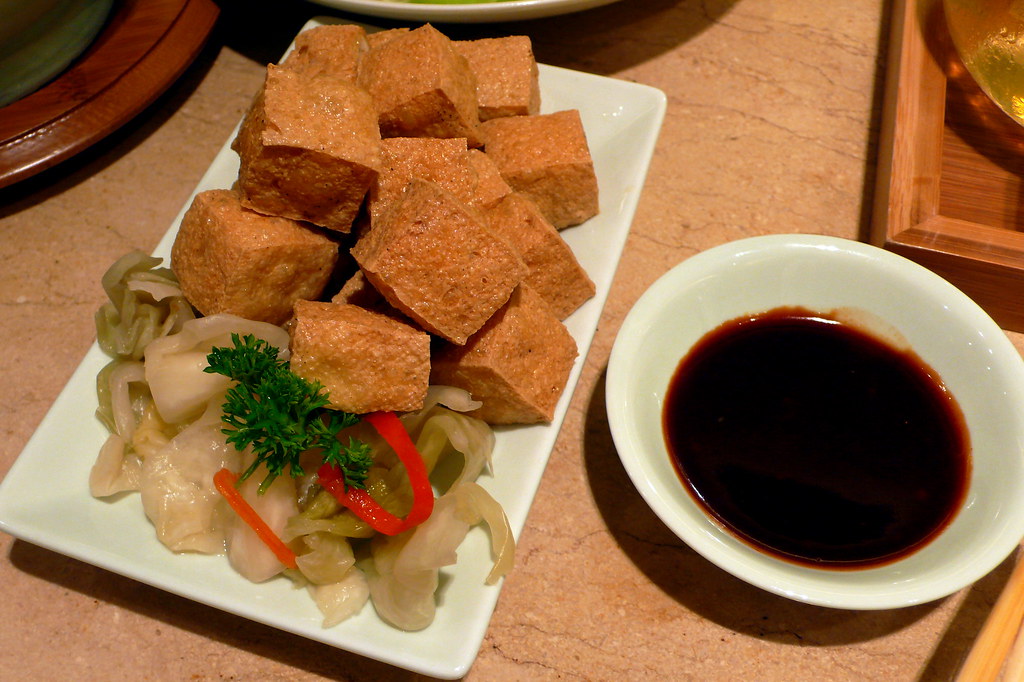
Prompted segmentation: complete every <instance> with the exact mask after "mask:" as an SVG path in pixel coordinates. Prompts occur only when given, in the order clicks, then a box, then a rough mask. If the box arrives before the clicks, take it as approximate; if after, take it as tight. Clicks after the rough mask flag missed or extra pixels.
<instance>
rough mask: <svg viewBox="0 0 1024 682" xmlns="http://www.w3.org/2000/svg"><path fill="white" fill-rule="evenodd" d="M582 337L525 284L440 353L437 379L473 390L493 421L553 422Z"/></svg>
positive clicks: (436, 356)
mask: <svg viewBox="0 0 1024 682" xmlns="http://www.w3.org/2000/svg"><path fill="white" fill-rule="evenodd" d="M577 352H578V351H577V348H576V342H575V341H574V340H573V338H572V336H571V335H570V334H569V332H568V331H567V330H566V328H565V325H563V324H562V323H561V321H559V320H558V318H556V317H555V316H554V314H552V312H551V311H550V310H549V309H548V307H547V305H546V304H545V303H544V301H543V299H541V297H540V296H539V295H538V294H537V293H536V292H533V291H532V290H530V289H529V288H528V287H525V286H520V287H518V288H517V289H516V291H515V293H513V294H512V297H511V298H510V299H509V301H508V303H507V304H506V305H505V306H504V307H503V308H502V309H501V310H500V311H498V312H497V313H496V314H495V315H494V317H492V318H491V319H490V320H488V322H487V324H485V325H484V327H483V329H481V330H480V331H479V332H477V333H476V334H474V335H473V337H472V338H471V339H470V340H469V341H468V342H467V343H466V344H465V345H464V346H454V345H447V346H445V347H444V348H442V349H441V350H439V351H436V352H435V353H434V357H433V364H432V367H431V382H432V383H434V384H444V385H448V386H457V387H459V388H463V389H465V390H467V391H469V392H470V393H471V394H472V396H473V398H474V399H476V400H480V401H482V402H483V406H482V407H481V408H480V409H478V410H475V411H473V412H469V413H468V414H470V415H472V416H475V417H479V418H480V419H483V420H484V421H486V422H488V423H490V424H533V423H537V422H550V421H551V420H552V419H553V418H554V414H555V406H556V404H557V403H558V399H559V397H560V396H561V395H562V391H564V390H565V385H566V382H567V381H568V380H569V373H570V372H571V371H572V366H573V363H574V362H575V360H576V355H577Z"/></svg>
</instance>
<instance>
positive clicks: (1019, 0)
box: [943, 0, 1024, 125]
mask: <svg viewBox="0 0 1024 682" xmlns="http://www.w3.org/2000/svg"><path fill="white" fill-rule="evenodd" d="M943 8H944V9H945V13H946V23H947V24H948V25H949V33H950V35H951V36H952V38H953V44H954V45H955V46H956V50H957V52H958V53H959V54H960V59H961V60H962V61H963V63H964V66H966V67H967V70H968V71H969V72H970V73H971V75H972V76H973V77H974V80H975V81H977V83H978V85H979V86H980V87H981V89H982V90H983V91H984V92H985V94H987V95H988V96H989V97H990V98H991V99H992V101H993V102H995V103H996V104H997V105H998V106H999V108H1000V109H1002V110H1003V111H1005V112H1006V113H1007V114H1009V116H1010V117H1011V118H1013V119H1014V120H1015V121H1016V122H1017V123H1020V124H1021V125H1024V0H943Z"/></svg>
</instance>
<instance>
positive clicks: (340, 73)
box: [281, 24, 370, 83]
mask: <svg viewBox="0 0 1024 682" xmlns="http://www.w3.org/2000/svg"><path fill="white" fill-rule="evenodd" d="M369 49H370V46H369V44H368V43H367V42H366V31H365V30H363V27H362V26H355V25H352V24H335V25H331V24H328V25H325V26H315V27H313V28H311V29H309V30H308V31H303V32H302V33H300V34H299V35H298V36H296V38H295V49H293V50H292V51H291V52H289V53H288V56H287V57H286V58H285V60H284V61H283V62H281V66H284V67H287V68H289V69H292V70H293V71H297V72H299V73H301V74H304V75H306V76H331V77H333V78H340V79H341V80H343V81H347V82H349V83H355V82H356V79H357V78H358V74H359V62H360V60H361V59H362V57H363V55H364V54H366V52H367V51H369Z"/></svg>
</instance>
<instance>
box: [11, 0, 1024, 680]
mask: <svg viewBox="0 0 1024 682" xmlns="http://www.w3.org/2000/svg"><path fill="white" fill-rule="evenodd" d="M219 4H220V5H221V8H222V14H221V21H220V24H219V27H218V29H217V30H216V31H215V33H214V35H213V36H212V38H211V40H210V42H209V44H208V45H207V47H206V49H205V50H204V51H203V52H202V54H201V55H200V56H199V58H198V59H197V60H196V61H195V63H194V64H193V65H192V66H191V67H190V68H189V69H188V70H187V71H186V73H185V74H184V75H183V76H182V77H181V79H180V80H179V81H177V82H176V83H175V84H174V85H173V86H172V87H171V89H170V90H169V91H168V92H167V93H166V94H165V95H163V96H162V97H161V98H160V99H159V100H158V101H157V102H156V103H155V104H154V105H153V106H151V107H149V108H148V109H146V110H145V111H144V112H142V113H141V114H140V115H139V116H138V117H136V118H135V119H134V120H132V121H131V122H130V123H129V124H128V125H126V126H124V127H123V128H122V129H121V130H119V131H118V132H116V133H115V134H113V135H112V136H110V137H109V138H107V139H105V140H104V141H102V142H101V143H99V144H97V145H95V146H94V147H92V148H90V149H89V150H88V151H87V152H85V153H82V154H81V155H79V156H77V157H75V158H73V159H72V160H70V161H67V162H65V163H63V164H61V165H59V166H57V167H55V168H53V169H51V170H50V171H47V172H44V173H43V174H41V175H38V176H36V177H33V178H30V179H28V180H25V181H23V182H21V183H18V184H16V185H13V186H11V187H8V188H6V189H3V190H0V263H3V265H2V267H0V310H2V311H3V315H2V316H0V348H2V351H0V376H2V377H3V381H4V383H5V384H6V385H7V386H8V388H9V389H10V390H9V391H8V394H7V395H8V399H6V400H4V401H2V402H0V476H3V475H4V474H5V473H6V472H7V470H8V469H9V468H10V466H11V464H12V463H13V462H14V460H15V459H16V458H17V456H18V454H19V453H20V451H21V449H22V448H23V446H24V445H25V443H26V441H27V440H28V438H29V437H30V436H31V434H32V432H33V431H34V430H35V428H36V426H37V425H38V423H39V421H40V420H41V419H42V417H43V416H44V414H45V413H46V411H47V409H48V408H49V406H50V404H51V402H52V401H53V400H54V398H55V397H56V395H57V394H58V392H59V391H60V389H61V387H62V386H63V385H64V383H65V382H66V381H67V379H68V377H69V376H70V374H71V372H72V371H73V370H74V368H75V367H76V366H77V365H78V363H79V361H80V360H81V358H82V356H83V354H84V353H85V351H86V349H87V348H88V347H89V345H90V344H91V343H92V341H93V339H94V328H93V322H92V316H93V312H94V310H95V309H96V308H97V306H99V305H100V303H101V302H102V301H103V298H104V296H103V291H102V289H101V288H100V286H99V278H100V275H101V274H102V272H103V271H104V270H105V269H106V267H107V266H108V265H109V264H110V263H111V262H112V261H113V260H114V259H116V258H117V257H118V256H119V255H121V254H122V253H124V252H126V251H129V250H131V249H143V250H150V249H152V248H153V247H154V246H155V245H156V243H157V241H158V240H159V238H160V237H161V236H162V235H163V233H164V232H165V231H166V230H167V228H168V226H169V225H170V224H171V221H172V220H173V219H174V217H175V215H176V214H177V213H178V211H179V210H180V208H181V207H182V204H183V203H184V202H185V200H186V199H187V197H188V196H189V194H190V193H191V192H192V190H193V188H194V187H195V185H196V183H197V182H198V180H199V178H200V177H201V175H202V173H203V171H204V170H205V169H206V167H207V166H208V165H209V163H210V161H211V159H212V158H213V157H214V156H215V155H216V153H217V152H218V150H219V149H220V147H221V145H222V144H223V143H224V142H225V140H226V139H227V138H228V137H229V135H230V134H231V131H232V129H233V127H234V126H235V124H236V123H237V122H238V120H239V119H240V117H241V116H242V114H243V113H244V111H245V109H246V107H247V106H248V104H249V102H250V99H251V97H252V96H253V94H254V93H255V92H256V90H257V88H258V87H259V85H260V83H261V79H262V76H263V71H264V66H265V64H266V63H268V62H271V61H275V60H276V59H277V58H278V57H279V56H280V54H281V53H282V51H283V50H284V48H285V47H286V46H287V45H288V43H289V42H290V41H291V39H292V37H293V36H294V35H295V33H296V32H297V31H298V29H299V27H301V26H302V24H303V23H305V21H306V20H307V19H308V18H310V17H312V16H316V15H323V14H332V13H335V14H340V13H338V12H335V11H334V10H331V9H329V8H325V7H322V6H319V5H314V4H307V3H303V2H294V1H293V2H271V1H269V0H250V1H249V2H241V1H231V0H225V1H223V2H221V3H219ZM342 16H346V15H342ZM348 18H356V17H353V16H352V15H348ZM375 23H378V24H382V25H386V26H391V25H400V24H398V23H392V22H388V21H385V20H378V21H376V22H375ZM889 26H890V18H889V3H884V2H877V1H876V0H850V1H849V2H844V3H821V2H818V1H817V0H643V1H642V2H641V1H636V0H632V1H630V0H627V1H624V2H618V3H613V4H610V5H607V6H604V7H601V8H597V9H593V10H588V11H585V12H582V13H579V14H575V15H566V16H560V17H551V18H546V19H537V20H531V21H525V22H519V23H509V24H495V25H486V24H480V25H471V24H466V25H451V26H443V27H441V28H442V30H444V31H445V32H446V33H448V34H449V35H451V36H452V37H459V38H476V37H486V36H495V35H503V34H510V33H523V34H526V35H529V36H530V37H531V38H532V40H533V45H534V50H535V52H536V55H537V58H538V60H539V61H541V62H543V63H547V64H553V65H557V66H562V67H567V68H571V69H578V70H582V71H587V72H591V73H596V74H600V75H604V76H609V77H613V78H620V79H625V80H629V81H635V82H638V83H644V84H648V85H651V86H654V87H657V88H660V89H661V90H663V91H664V92H665V93H666V95H667V97H668V111H667V115H666V118H665V122H664V127H663V130H662V133H661V137H660V140H659V142H658V145H657V149H656V151H655V155H654V158H653V161H652V163H651V167H650V173H649V175H648V178H647V182H646V186H645V187H644V191H643V194H642V196H641V199H640V204H639V209H638V211H637V214H636V218H635V221H634V224H633V227H632V231H631V233H630V235H629V238H628V241H627V244H626V249H625V252H624V254H623V256H622V260H621V264H620V267H619V270H618V272H617V274H616V276H615V280H614V282H613V285H612V290H611V295H610V297H609V300H608V302H607V305H606V307H605V310H604V312H603V315H602V317H601V321H600V326H599V328H598V330H597V335H596V338H595V341H594V343H593V346H592V348H591V349H590V352H589V355H588V356H587V358H586V359H585V365H584V368H583V372H582V378H581V381H580V383H579V385H578V387H577V388H576V391H575V394H574V395H573V398H572V402H571V406H570V409H569V413H568V416H567V418H566V420H565V423H564V425H563V427H562V430H561V433H560V435H559V437H558V440H557V444H556V446H555V449H554V452H553V454H552V456H551V459H550V463H549V465H548V468H547V470H546V472H545V475H544V478H543V480H542V482H541V485H540V489H539V491H538V493H537V496H536V499H535V503H534V505H533V508H532V510H531V512H530V515H529V517H528V519H527V522H526V527H525V529H524V531H523V533H522V535H521V537H519V538H518V541H519V551H518V556H517V565H516V567H515V570H514V572H513V573H512V574H511V575H510V576H509V577H508V578H507V580H506V583H505V585H504V588H503V591H502V593H501V596H500V599H499V601H498V606H497V609H496V611H495V613H494V617H493V620H492V621H491V624H490V627H489V629H488V631H487V635H486V637H485V640H484V642H483V646H482V648H481V650H480V654H479V657H478V658H477V660H476V663H475V664H474V666H473V667H472V669H471V670H470V672H469V674H468V675H467V679H470V680H481V681H483V680H488V681H489V680H647V679H649V680H665V679H692V680H760V681H771V680H787V681H788V680H851V681H853V680H856V681H858V682H862V681H864V680H885V681H891V680H946V679H950V678H951V677H952V676H953V675H954V674H955V672H956V669H957V666H958V665H959V664H960V662H961V661H962V659H963V657H964V656H965V654H966V652H967V651H968V649H969V648H970V646H971V644H972V642H973V640H974V638H975V637H976V635H977V633H978V631H979V629H980V627H981V625H982V623H983V622H984V619H985V617H986V616H987V614H988V612H989V611H990V610H991V608H992V604H993V603H994V601H995V599H996V598H997V596H998V594H999V592H1000V589H1001V587H1002V585H1003V584H1004V583H1005V581H1006V579H1007V577H1008V575H1009V573H1010V570H1011V565H1012V559H1008V560H1007V561H1006V562H1004V563H1003V564H1002V565H1001V566H999V567H998V568H997V569H996V570H995V571H993V572H992V573H991V574H990V575H988V576H986V577H985V578H983V579H982V580H980V581H979V582H978V583H976V584H975V585H973V586H972V587H969V588H967V589H965V590H963V591H962V592H960V593H957V594H955V595H953V596H951V597H949V598H947V599H944V600H941V601H939V602H936V603H931V604H926V605H921V606H915V607H911V608H905V609H897V610H890V611H867V612H858V611H843V610H832V609H826V608H819V607H814V606H808V605H803V604H800V603H796V602H793V601H789V600H787V599H784V598H782V597H778V596H774V595H771V594H768V593H767V592H763V591H761V590H759V589H757V588H755V587H751V586H749V585H747V584H745V583H743V582H741V581H739V580H737V579H736V578H733V577H732V576H730V575H729V574H727V573H725V572H724V571H722V570H720V569H719V568H717V567H716V566H714V565H712V564H710V563H709V562H707V561H706V560H704V559H703V558H701V557H700V556H699V555H698V554H696V553H695V552H694V551H693V550H691V549H690V548H688V547H687V546H686V545H684V544H683V543H682V542H681V541H680V540H678V539H677V538H676V537H675V536H674V535H673V534H672V533H671V532H669V530H668V529H667V528H666V527H665V526H664V525H663V524H662V523H661V522H660V521H659V520H658V519H657V518H656V517H655V516H654V514H653V513H652V512H650V511H649V510H648V508H647V507H646V506H645V505H644V503H643V501H642V499H641V498H640V496H639V494H638V493H637V492H636V490H635V489H634V488H633V487H632V485H631V484H630V482H629V480H628V478H627V477H626V474H625V471H624V470H623V467H622V465H621V464H620V462H619V460H618V457H617V455H616V451H615V448H614V446H613V444H612V439H611V435H610V433H609V428H608V419H607V415H606V412H605V407H604V397H605V394H604V391H605V388H604V386H605V370H606V366H607V361H608V356H609V352H610V349H611V346H612V343H613V341H614V338H615V334H616V331H617V330H618V328H619V326H620V325H621V323H622V321H623V318H624V316H625V315H626V313H627V312H628V310H629V309H630V306H631V304H632V303H633V302H634V301H635V300H636V299H637V298H638V297H639V296H640V295H641V293H642V292H643V291H644V290H645V289H646V287H648V286H649V285H650V284H651V283H652V282H653V281H654V280H655V279H656V278H657V277H658V276H659V275H660V274H662V273H663V272H664V271H666V270H667V269H669V268H671V267H672V266H674V265H676V264H677V263H679V262H681V261H683V260H684V259H686V258H687V257H689V256H691V255H693V254H695V253H698V252H700V251H702V250H704V249H707V248H709V247H712V246H715V245H717V244H721V243H724V242H727V241H731V240H734V239H739V238H742V237H748V236H754V235H763V234H771V233H780V232H802V233H814V234H826V235H833V236H839V237H846V238H850V239H865V238H866V234H867V229H868V219H869V216H870V212H871V204H872V196H873V187H874V181H875V167H876V158H875V157H876V145H877V142H878V133H879V125H880V118H881V108H882V104H881V97H882V87H883V80H884V77H885V68H886V44H887V42H888V32H889ZM1010 336H1011V338H1012V340H1013V341H1014V343H1015V344H1016V345H1017V347H1018V348H1019V349H1020V348H1024V345H1022V339H1021V337H1020V336H1019V335H1017V334H1011V335H1010ZM0 623H2V626H0V670H3V671H6V672H7V673H12V672H13V673H14V676H13V677H10V678H8V679H19V680H53V679H75V680H104V681H110V680H236V681H241V680H320V679H324V680H328V679H330V680H410V679H421V678H419V677H418V676H417V675H414V674H412V673H409V672H406V671H403V670H400V669H397V668H392V667H390V666H387V665H384V664H381V663H378V662H374V661H371V660H368V659H365V658H361V657H359V656H356V655H353V654H349V653H347V652H343V651H338V650H336V649H333V648H331V647H327V646H324V645H321V644H315V643H311V642H308V641H306V640H304V639H302V638H299V637H296V636H293V635H289V634H286V633H282V632H279V631H277V630H274V629H272V628H268V627H265V626H262V625H258V624H254V623H252V622H249V621H247V620H245V619H242V618H238V617H235V616H232V615H229V614H225V613H222V612H220V611H217V610H215V609H211V608H209V607H206V606H202V605H199V604H196V603H193V602H191V601H189V600H186V599H182V598H179V597H176V596H172V595H169V594H165V593H163V592H161V591H159V590H157V589H154V588H151V587H148V586H145V585H142V584H140V583H136V582H134V581H132V580H128V579H125V578H122V577H120V576H118V575H115V574H113V573H110V572H107V571H104V570H101V569H98V568H94V567H92V566H90V565H87V564H84V563H80V562H78V561H76V560H73V559H69V558H66V557H63V556H61V555H59V554H56V553H53V552H50V551H48V550H45V549H41V548H39V547H37V546H34V545H32V544H29V543H27V542H24V541H21V540H16V539H14V538H12V537H10V536H8V535H5V534H0Z"/></svg>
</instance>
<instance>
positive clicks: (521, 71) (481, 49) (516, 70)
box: [454, 36, 540, 121]
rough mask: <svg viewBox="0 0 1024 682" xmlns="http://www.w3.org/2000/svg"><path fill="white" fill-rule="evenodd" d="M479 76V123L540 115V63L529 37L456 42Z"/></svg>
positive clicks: (458, 48)
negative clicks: (511, 117) (510, 117)
mask: <svg viewBox="0 0 1024 682" xmlns="http://www.w3.org/2000/svg"><path fill="white" fill-rule="evenodd" d="M454 45H455V49H456V50H457V51H458V52H459V54H461V55H462V56H463V57H465V58H466V61H468V62H469V68H470V69H472V71H473V74H474V75H475V76H476V98H477V103H478V106H479V110H480V120H481V121H486V120H488V119H492V118H498V117H500V116H530V115H534V114H539V113H540V83H539V80H538V70H537V60H536V59H535V58H534V56H533V45H532V43H531V42H530V38H529V36H504V37H501V38H483V39H481V40H457V41H455V42H454Z"/></svg>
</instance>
